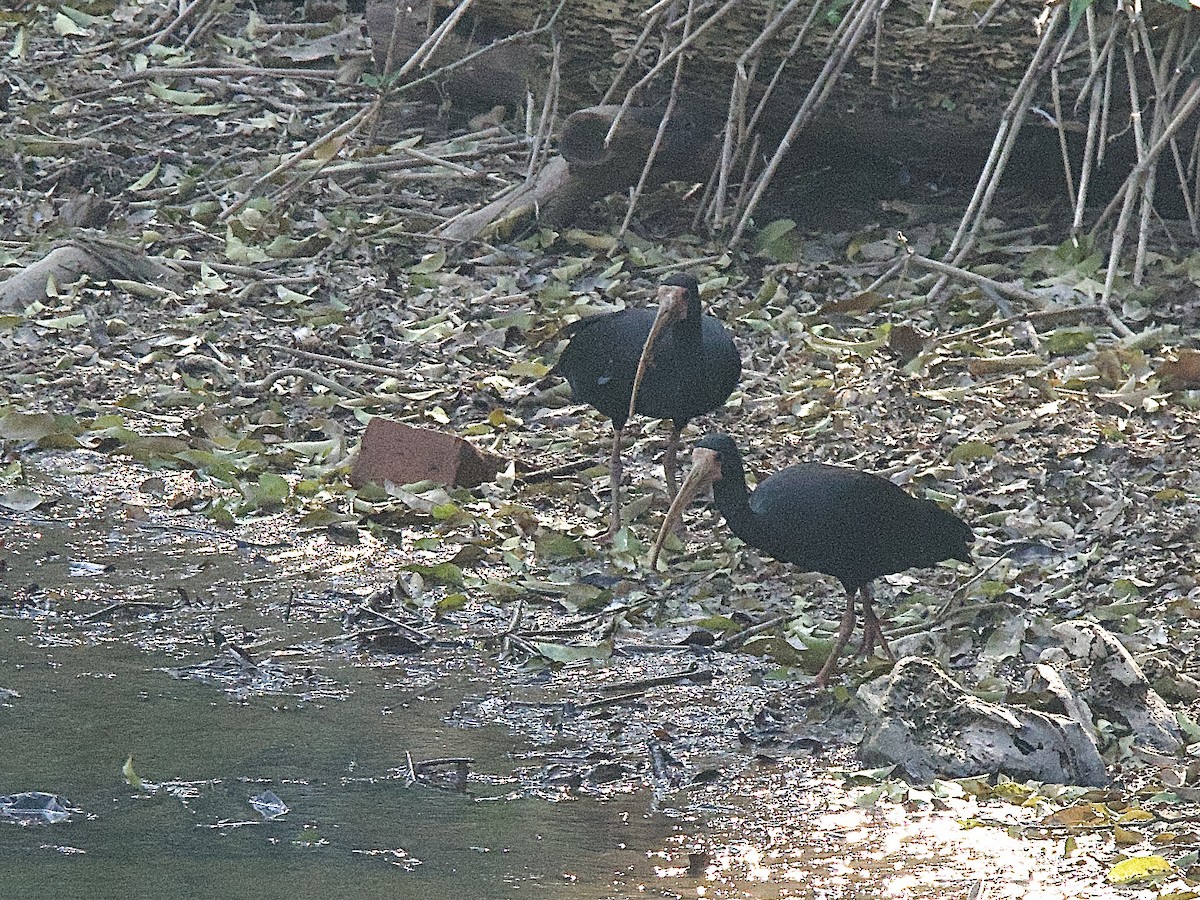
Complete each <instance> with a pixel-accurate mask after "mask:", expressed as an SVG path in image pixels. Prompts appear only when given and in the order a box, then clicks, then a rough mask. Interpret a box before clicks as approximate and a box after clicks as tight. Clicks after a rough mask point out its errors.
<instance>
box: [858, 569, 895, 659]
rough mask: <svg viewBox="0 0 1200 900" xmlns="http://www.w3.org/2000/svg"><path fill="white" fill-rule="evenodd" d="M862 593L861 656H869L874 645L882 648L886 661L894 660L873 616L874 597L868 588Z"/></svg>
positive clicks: (881, 630) (877, 621) (875, 617)
mask: <svg viewBox="0 0 1200 900" xmlns="http://www.w3.org/2000/svg"><path fill="white" fill-rule="evenodd" d="M862 592H863V642H862V654H863V656H870V655H871V653H873V652H874V650H875V644H876V642H878V644H879V646H880V647H882V648H883V652H884V654H886V655H887V658H888V659H891V660H895V658H896V655H895V654H894V653H892V648H891V647H890V646H888V641H887V638H886V637H885V636H884V634H883V626H882V625H880V624H879V617H878V616H876V615H875V607H874V605H873V604H874V600H875V596H874V593H873V592H872V590H871V588H870V586H869V585H868V586H867V587H864V588H863V589H862Z"/></svg>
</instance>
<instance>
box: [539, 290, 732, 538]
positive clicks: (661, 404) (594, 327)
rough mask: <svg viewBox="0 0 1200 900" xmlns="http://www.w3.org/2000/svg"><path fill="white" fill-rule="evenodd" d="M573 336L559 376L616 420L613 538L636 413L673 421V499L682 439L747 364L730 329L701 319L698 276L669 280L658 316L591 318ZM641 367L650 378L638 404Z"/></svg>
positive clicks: (668, 460)
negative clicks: (624, 445) (625, 450)
mask: <svg viewBox="0 0 1200 900" xmlns="http://www.w3.org/2000/svg"><path fill="white" fill-rule="evenodd" d="M567 333H568V334H569V335H570V336H571V340H570V342H569V343H568V344H567V347H566V349H565V350H563V353H562V356H561V357H560V358H559V360H558V363H557V364H556V365H555V366H554V369H553V370H552V371H553V372H555V373H558V374H560V375H563V376H564V377H565V378H566V379H567V381H568V382H570V385H571V393H572V395H573V396H574V397H575V399H576V400H579V401H582V402H584V403H590V404H591V405H592V406H594V407H595V408H596V409H597V410H599V411H600V412H601V413H603V414H604V415H606V416H608V417H609V418H610V419H612V423H613V430H614V434H613V448H612V458H611V462H610V481H611V485H612V497H611V503H612V512H611V516H610V519H609V530H608V534H609V536H612V535H614V534H616V533H617V531H618V529H620V527H621V502H620V483H621V435H622V433H623V432H624V430H625V423H626V421H628V419H629V416H630V415H631V413H632V412H634V411H636V412H638V413H641V414H642V415H645V416H651V417H653V418H656V419H670V420H671V423H672V427H671V438H670V441H669V443H668V444H667V450H666V453H665V454H664V456H663V468H664V469H665V470H666V476H667V487H668V490H669V491H670V494H671V496H672V497H674V496H675V494H676V493H677V492H678V487H677V486H678V475H677V473H676V469H677V464H676V454H677V453H678V450H679V434H680V432H681V431H682V430H683V427H684V426H685V425H686V424H687V423H688V422H689V421H690V420H691V419H693V418H695V417H696V416H700V415H703V414H704V413H707V412H711V411H712V410H714V409H717V408H718V407H720V406H721V405H722V404H724V403H725V401H726V400H727V399H728V398H729V395H730V394H731V393H732V392H733V389H734V387H735V386H736V385H737V383H738V379H739V378H740V377H741V374H742V360H741V357H740V356H739V355H738V352H737V348H736V347H734V345H733V337H732V336H731V335H730V333H729V331H728V330H727V329H726V328H725V326H724V325H722V324H721V323H720V322H719V321H718V320H716V319H714V318H713V317H712V316H708V315H702V314H701V312H700V290H699V286H698V284H697V283H696V279H695V278H693V277H692V276H691V275H672V276H671V277H669V278H668V279H667V280H666V281H665V282H663V284H662V286H661V287H660V288H659V290H658V309H657V310H656V311H655V310H649V309H624V310H621V311H619V312H614V313H607V314H605V315H600V316H590V317H588V318H585V319H580V320H579V321H578V322H574V323H572V324H571V325H570V326H568V328H567ZM652 335H653V336H654V339H653V340H651V339H650V338H651V336H652ZM643 351H644V352H643ZM643 356H645V360H644V361H643V360H642V357H643ZM639 362H641V365H640V366H639ZM639 369H640V370H641V372H642V375H643V377H642V378H641V379H640V384H639V389H638V392H637V396H636V399H634V397H633V387H634V382H635V380H639V378H638V373H639ZM631 407H633V409H631Z"/></svg>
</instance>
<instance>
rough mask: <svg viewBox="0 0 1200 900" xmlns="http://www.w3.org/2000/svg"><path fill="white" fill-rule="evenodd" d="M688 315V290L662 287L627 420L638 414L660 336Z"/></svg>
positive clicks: (673, 286)
mask: <svg viewBox="0 0 1200 900" xmlns="http://www.w3.org/2000/svg"><path fill="white" fill-rule="evenodd" d="M687 314H688V291H687V288H686V287H682V286H680V285H677V284H664V285H662V286H661V287H660V288H659V289H658V314H657V315H655V317H654V324H653V325H651V326H650V333H649V334H648V335H646V342H645V343H644V344H643V345H642V355H641V356H640V357H639V358H638V364H637V372H636V373H635V374H634V376H633V388H632V389H631V390H630V392H629V413H628V416H627V418H630V419H632V418H633V417H634V416H635V415H636V414H637V401H638V391H639V390H640V389H641V387H642V379H643V378H645V377H646V369H647V368H649V366H650V360H651V359H653V358H654V344H655V343H656V342H657V341H658V336H659V335H660V334H662V333H663V331H664V330H665V329H666V328H667V326H668V325H674V324H676V323H677V322H682V321H683V320H684V319H686V318H687Z"/></svg>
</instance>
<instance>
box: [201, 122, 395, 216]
mask: <svg viewBox="0 0 1200 900" xmlns="http://www.w3.org/2000/svg"><path fill="white" fill-rule="evenodd" d="M377 104H378V101H374V102H372V103H369V104H367V105H366V106H364V107H363V108H362V109H360V110H359V111H358V112H356V113H355V114H354V115H353V116H351V117H350V118H349V119H347V120H346V121H345V122H342V123H341V124H340V125H336V126H334V127H333V128H331V129H329V131H327V132H325V134H323V135H321V136H320V137H319V138H317V139H316V140H314V141H312V142H310V143H309V145H308V146H307V147H305V148H304V149H303V150H301V151H300V152H299V153H295V154H293V155H292V156H289V157H288V158H287V159H286V160H284V161H283V162H281V163H280V164H279V165H277V166H276V167H275V168H273V169H272V170H271V171H270V172H267V173H266V174H264V175H260V176H258V178H256V179H254V182H253V183H252V184H251V185H250V187H249V188H248V189H247V190H246V192H245V193H244V194H243V195H242V197H241V199H239V200H237V201H235V202H234V203H233V204H232V205H231V206H229V207H228V208H227V209H225V211H224V212H222V213H221V214H220V215H219V216H217V221H218V222H226V221H228V220H229V219H231V218H232V217H233V216H235V215H237V213H238V212H239V211H240V210H241V208H242V207H243V206H245V205H246V204H247V203H249V202H250V199H251V198H252V197H253V196H254V192H255V190H256V189H257V188H258V187H260V186H261V185H263V184H266V183H267V182H268V181H273V180H274V179H275V178H277V177H278V176H280V175H282V174H283V173H284V172H288V171H290V170H292V169H294V168H295V167H296V166H298V165H299V164H300V163H302V162H303V161H304V160H306V159H308V158H310V157H312V156H314V155H315V154H316V153H317V151H318V150H320V149H321V148H322V147H324V146H325V145H326V144H328V143H329V142H330V141H334V140H337V139H338V138H339V137H343V136H345V135H348V134H350V133H351V132H353V131H355V130H357V129H358V128H360V127H362V125H363V123H364V122H366V121H367V120H368V118H369V117H370V116H371V115H372V114H373V112H374V110H375V107H376V105H377Z"/></svg>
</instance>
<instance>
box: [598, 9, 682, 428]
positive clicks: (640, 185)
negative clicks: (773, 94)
mask: <svg viewBox="0 0 1200 900" xmlns="http://www.w3.org/2000/svg"><path fill="white" fill-rule="evenodd" d="M695 6H696V0H688V8H687V16H686V18H685V20H684V26H683V36H682V38H681V39H680V43H681V44H682V43H685V42H686V41H687V39H688V38H689V37H690V33H691V28H692V12H693V10H694V9H695ZM684 59H686V57H685V56H684V55H683V54H682V53H680V54H679V56H678V57H677V58H676V61H675V78H674V79H673V80H672V81H671V95H670V97H668V98H667V108H666V110H664V112H663V116H662V120H661V121H660V122H659V123H658V131H656V132H655V133H654V141H653V143H651V144H650V152H649V153H647V154H646V163H645V165H643V166H642V173H641V175H640V176H638V181H637V185H636V186H635V187H634V188H633V190H632V191H631V192H630V194H629V206H628V208H627V209H626V210H625V218H624V219H622V220H621V227H620V228H618V229H617V240H621V239H622V238H624V237H625V232H626V231H628V230H629V223H630V222H631V221H633V211H634V209H636V208H637V202H638V200H639V199H641V196H642V191H643V190H645V188H646V181H647V179H649V177H650V170H651V169H652V168H653V167H654V160H655V159H657V158H658V151H659V148H661V147H662V142H663V137H664V136H665V135H666V133H667V128H669V127H670V124H671V116H672V115H674V113H675V104H676V103H677V102H678V100H679V88H680V84H681V83H682V81H683V61H684ZM618 115H619V113H618ZM630 403H631V405H632V403H633V400H632V399H631V400H630Z"/></svg>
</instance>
